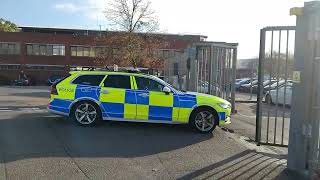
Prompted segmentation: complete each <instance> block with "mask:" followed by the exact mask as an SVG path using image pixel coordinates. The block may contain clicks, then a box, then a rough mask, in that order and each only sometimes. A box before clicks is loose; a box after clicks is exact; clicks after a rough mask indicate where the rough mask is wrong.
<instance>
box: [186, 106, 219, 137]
mask: <svg viewBox="0 0 320 180" xmlns="http://www.w3.org/2000/svg"><path fill="white" fill-rule="evenodd" d="M217 123H218V119H217V116H216V115H215V113H214V112H213V111H212V110H210V109H208V108H199V109H197V110H195V111H194V112H193V113H192V114H191V116H190V120H189V125H190V126H191V127H192V128H193V129H195V130H197V131H198V132H200V133H203V134H207V133H211V132H212V131H213V130H214V129H215V128H216V126H217Z"/></svg>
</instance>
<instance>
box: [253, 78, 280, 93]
mask: <svg viewBox="0 0 320 180" xmlns="http://www.w3.org/2000/svg"><path fill="white" fill-rule="evenodd" d="M275 82H276V80H274V79H272V80H266V81H264V82H263V84H262V86H263V88H265V87H267V86H269V84H273V83H275ZM252 92H253V93H257V92H258V84H256V85H253V86H252Z"/></svg>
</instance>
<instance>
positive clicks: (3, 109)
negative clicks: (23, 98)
mask: <svg viewBox="0 0 320 180" xmlns="http://www.w3.org/2000/svg"><path fill="white" fill-rule="evenodd" d="M7 109H9V108H0V110H7Z"/></svg>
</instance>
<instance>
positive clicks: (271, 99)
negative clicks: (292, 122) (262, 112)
mask: <svg viewBox="0 0 320 180" xmlns="http://www.w3.org/2000/svg"><path fill="white" fill-rule="evenodd" d="M291 96H292V85H287V86H282V87H279V89H278V99H277V89H273V90H271V91H270V92H268V93H267V94H266V96H265V102H266V103H268V104H276V103H277V104H284V105H291Z"/></svg>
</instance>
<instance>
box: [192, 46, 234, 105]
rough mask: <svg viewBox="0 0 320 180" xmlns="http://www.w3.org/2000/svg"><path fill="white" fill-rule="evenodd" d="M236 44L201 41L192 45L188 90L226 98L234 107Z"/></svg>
mask: <svg viewBox="0 0 320 180" xmlns="http://www.w3.org/2000/svg"><path fill="white" fill-rule="evenodd" d="M237 46H238V44H235V43H217V42H202V43H196V44H194V45H193V47H192V49H194V51H195V53H194V54H195V57H194V59H191V60H190V61H192V62H191V63H190V71H189V75H188V76H187V77H188V78H189V79H188V80H187V81H188V82H189V83H188V90H191V91H196V92H200V93H206V94H211V95H215V96H218V97H221V98H223V99H227V100H229V101H230V102H231V104H232V109H233V110H234V109H235V77H236V61H237Z"/></svg>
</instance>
